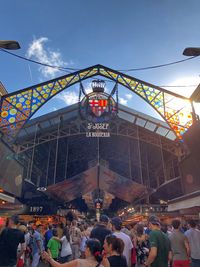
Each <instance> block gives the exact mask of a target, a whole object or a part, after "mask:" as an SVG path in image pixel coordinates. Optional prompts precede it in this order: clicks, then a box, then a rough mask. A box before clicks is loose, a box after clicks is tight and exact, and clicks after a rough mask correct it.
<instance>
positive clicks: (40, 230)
mask: <svg viewBox="0 0 200 267" xmlns="http://www.w3.org/2000/svg"><path fill="white" fill-rule="evenodd" d="M36 229H37V231H38V232H39V233H41V232H42V224H38V225H37V228H36Z"/></svg>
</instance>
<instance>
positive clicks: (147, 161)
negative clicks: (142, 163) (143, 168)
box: [146, 150, 150, 205]
mask: <svg viewBox="0 0 200 267" xmlns="http://www.w3.org/2000/svg"><path fill="white" fill-rule="evenodd" d="M146 163H147V182H148V186H147V190H148V194H147V203H148V205H149V203H150V200H149V192H150V178H149V159H148V155H147V150H146Z"/></svg>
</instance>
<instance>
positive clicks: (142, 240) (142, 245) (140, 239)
mask: <svg viewBox="0 0 200 267" xmlns="http://www.w3.org/2000/svg"><path fill="white" fill-rule="evenodd" d="M136 254H137V265H138V267H140V266H143V265H144V263H145V261H146V259H147V257H148V255H149V241H148V239H147V236H146V235H145V233H144V226H143V225H142V224H137V228H136Z"/></svg>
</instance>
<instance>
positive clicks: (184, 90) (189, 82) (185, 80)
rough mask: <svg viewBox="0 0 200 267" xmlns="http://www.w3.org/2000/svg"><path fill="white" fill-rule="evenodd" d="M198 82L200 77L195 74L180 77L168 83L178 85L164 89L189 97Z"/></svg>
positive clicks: (199, 82)
mask: <svg viewBox="0 0 200 267" xmlns="http://www.w3.org/2000/svg"><path fill="white" fill-rule="evenodd" d="M199 84H200V77H196V76H195V77H193V76H188V77H180V78H177V79H176V80H174V81H172V82H171V83H169V85H170V86H178V87H167V88H166V89H167V90H168V91H171V92H174V93H177V94H179V95H182V96H186V97H190V96H191V94H192V93H193V92H194V90H195V89H196V88H197V86H198V85H199ZM179 86H180V87H179ZM185 86H187V87H185Z"/></svg>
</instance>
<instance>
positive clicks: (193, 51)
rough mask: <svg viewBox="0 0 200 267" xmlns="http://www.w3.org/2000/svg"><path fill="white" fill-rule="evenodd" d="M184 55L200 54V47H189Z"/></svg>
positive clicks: (195, 55) (194, 55) (193, 55)
mask: <svg viewBox="0 0 200 267" xmlns="http://www.w3.org/2000/svg"><path fill="white" fill-rule="evenodd" d="M183 55H184V56H188V57H197V56H200V47H187V48H185V49H184V51H183Z"/></svg>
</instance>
